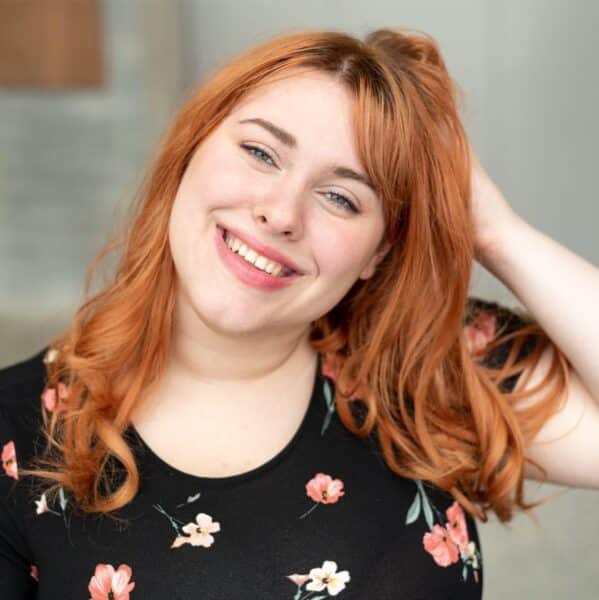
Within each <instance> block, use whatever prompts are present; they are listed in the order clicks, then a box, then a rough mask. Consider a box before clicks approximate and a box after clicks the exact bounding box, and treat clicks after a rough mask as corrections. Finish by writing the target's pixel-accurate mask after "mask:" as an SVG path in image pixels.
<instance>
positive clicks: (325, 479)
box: [306, 473, 345, 504]
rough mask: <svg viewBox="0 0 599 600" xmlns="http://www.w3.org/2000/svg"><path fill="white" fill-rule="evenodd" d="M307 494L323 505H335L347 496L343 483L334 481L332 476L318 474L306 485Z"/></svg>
mask: <svg viewBox="0 0 599 600" xmlns="http://www.w3.org/2000/svg"><path fill="white" fill-rule="evenodd" d="M306 493H307V494H308V496H310V498H312V500H314V501H315V502H320V503H322V504H333V503H335V502H337V501H338V500H339V498H341V496H343V495H344V494H345V492H344V491H343V481H341V479H333V478H332V477H331V476H330V475H325V474H324V473H316V475H315V476H314V477H313V478H312V479H310V481H308V483H306Z"/></svg>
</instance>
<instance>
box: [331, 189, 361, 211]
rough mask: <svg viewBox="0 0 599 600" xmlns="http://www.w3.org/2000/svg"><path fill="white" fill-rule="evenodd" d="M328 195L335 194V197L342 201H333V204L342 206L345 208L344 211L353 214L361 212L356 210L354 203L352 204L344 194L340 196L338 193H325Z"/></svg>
mask: <svg viewBox="0 0 599 600" xmlns="http://www.w3.org/2000/svg"><path fill="white" fill-rule="evenodd" d="M327 194H333V196H336V197H337V198H339V199H340V201H335V200H333V204H336V205H337V206H340V207H341V208H343V210H348V211H350V212H353V213H358V212H360V211H359V210H358V209H357V208H356V206H355V204H354V203H353V202H351V201H350V200H349V199H348V198H346V197H345V196H343V195H342V194H338V193H337V192H325V193H324V195H325V196H326V195H327Z"/></svg>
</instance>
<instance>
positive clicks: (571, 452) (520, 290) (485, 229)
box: [472, 155, 599, 489]
mask: <svg viewBox="0 0 599 600" xmlns="http://www.w3.org/2000/svg"><path fill="white" fill-rule="evenodd" d="M472 194H473V198H472V203H473V213H474V215H473V216H474V224H475V231H476V235H477V246H476V251H477V257H476V258H477V261H478V262H479V263H480V264H482V265H483V266H484V267H485V268H486V269H488V270H489V271H490V272H491V273H493V275H494V276H495V277H497V278H498V279H499V280H500V281H502V282H503V283H504V284H505V285H506V286H507V287H508V288H509V289H510V290H511V291H512V292H513V294H514V295H515V296H516V297H517V298H518V299H519V300H520V301H521V302H522V304H523V305H524V306H525V308H526V310H527V311H528V313H530V315H531V316H532V317H533V318H534V320H535V321H536V322H537V323H538V324H539V325H540V326H541V327H542V328H543V330H544V331H545V333H546V334H547V336H548V337H549V338H550V339H551V341H552V342H553V344H554V345H555V346H556V347H557V348H559V350H560V351H561V352H562V353H563V354H564V355H565V356H566V357H567V358H568V360H569V362H570V365H571V367H570V369H569V382H568V388H567V396H566V401H565V403H564V405H563V406H562V408H561V410H559V411H558V412H557V413H556V414H555V415H554V416H553V417H552V418H550V419H549V420H548V421H547V422H546V424H545V425H544V427H543V428H542V430H541V431H540V432H539V433H538V435H537V436H536V437H535V439H534V441H533V443H532V445H531V446H530V447H529V448H528V451H527V455H528V456H529V457H530V458H532V459H533V460H536V461H537V462H539V464H541V465H542V466H543V467H544V468H545V469H547V481H549V482H552V483H556V484H560V485H567V486H572V487H582V488H595V489H599V269H597V267H595V266H594V265H592V264H590V263H589V262H587V261H586V260H584V259H583V258H581V257H580V256H578V255H576V254H575V253H573V252H572V251H570V250H569V249H568V248H565V247H564V246H562V245H560V244H559V243H558V242H557V241H555V240H553V239H552V238H550V237H549V236H547V235H545V234H544V233H543V232H541V231H539V230H537V229H535V228H534V227H533V226H531V225H530V224H529V223H527V222H526V221H525V220H524V219H522V218H521V217H520V216H519V215H518V214H516V213H515V212H514V211H513V210H512V209H511V207H510V206H509V204H508V203H507V201H506V200H505V198H504V197H503V195H502V194H501V192H500V190H499V189H498V188H497V186H496V185H495V184H494V183H493V181H492V180H491V179H490V178H489V177H488V175H487V174H486V172H485V171H484V169H483V167H482V165H481V164H480V162H479V161H478V159H477V158H476V156H474V155H473V173H472ZM552 354H553V349H552V348H551V347H549V348H547V349H546V350H545V351H544V353H543V354H542V355H541V358H540V360H539V361H538V363H537V364H536V366H535V367H534V368H533V369H532V373H530V379H529V380H528V381H527V382H526V384H525V381H526V378H527V375H528V373H527V372H526V371H524V372H523V373H522V375H521V377H520V379H519V380H518V383H517V384H516V388H515V389H516V390H518V389H531V388H533V387H534V386H535V385H536V384H537V383H538V382H540V381H542V380H543V379H544V377H545V375H546V374H547V372H548V369H549V366H550V365H551V360H552ZM528 370H531V369H528ZM524 384H525V386H524ZM523 386H524V387H523ZM543 393H544V392H543V390H539V391H538V392H536V393H535V394H534V395H533V396H531V397H530V398H529V399H527V400H526V405H529V404H534V402H535V400H536V399H538V398H541V397H542V396H543ZM524 475H525V477H527V478H531V479H537V478H539V472H538V471H537V470H536V469H534V468H531V467H530V466H529V465H526V466H525V472H524Z"/></svg>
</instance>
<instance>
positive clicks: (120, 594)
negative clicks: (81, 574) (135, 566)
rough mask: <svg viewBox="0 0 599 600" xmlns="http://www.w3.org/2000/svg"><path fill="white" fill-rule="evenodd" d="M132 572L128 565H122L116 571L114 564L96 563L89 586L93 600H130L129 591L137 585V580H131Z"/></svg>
mask: <svg viewBox="0 0 599 600" xmlns="http://www.w3.org/2000/svg"><path fill="white" fill-rule="evenodd" d="M131 574H132V572H131V567H129V566H128V565H120V566H119V568H118V569H117V570H116V571H115V570H114V567H113V566H112V565H103V564H98V565H96V572H95V574H94V576H93V577H92V578H91V579H90V580H89V586H88V588H87V589H88V591H89V593H90V594H91V595H92V597H91V600H129V592H130V591H131V590H132V589H133V588H134V587H135V582H133V581H131V582H129V580H130V579H131Z"/></svg>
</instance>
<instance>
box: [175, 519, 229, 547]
mask: <svg viewBox="0 0 599 600" xmlns="http://www.w3.org/2000/svg"><path fill="white" fill-rule="evenodd" d="M181 529H182V530H183V531H184V532H185V533H186V534H187V535H179V536H177V537H176V538H175V541H174V542H173V544H172V546H171V548H178V547H179V546H182V545H183V544H191V545H192V546H204V548H209V547H210V546H212V544H213V543H214V537H213V536H212V534H213V533H215V532H217V531H220V523H218V522H215V521H213V520H212V517H211V516H210V515H207V514H206V513H198V514H197V515H196V520H195V523H188V524H187V525H183V527H182V528H181Z"/></svg>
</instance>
